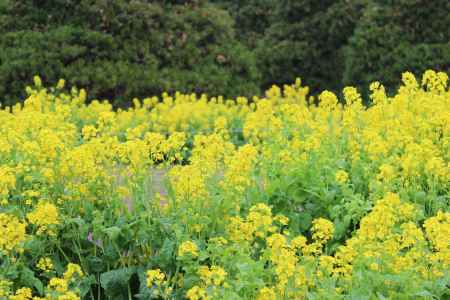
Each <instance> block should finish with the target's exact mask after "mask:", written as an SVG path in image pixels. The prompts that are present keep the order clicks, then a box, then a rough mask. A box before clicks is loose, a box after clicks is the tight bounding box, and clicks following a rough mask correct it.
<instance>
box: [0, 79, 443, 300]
mask: <svg viewBox="0 0 450 300" xmlns="http://www.w3.org/2000/svg"><path fill="white" fill-rule="evenodd" d="M402 80H403V84H402V86H401V87H400V88H399V89H398V91H397V92H396V93H395V94H394V95H393V96H389V95H390V93H388V91H386V89H385V88H384V87H383V85H382V84H381V83H380V82H374V83H373V84H371V85H370V88H369V90H370V95H369V99H370V100H371V103H370V105H368V106H365V105H364V104H363V103H364V101H363V97H362V96H361V94H360V93H359V92H358V91H357V89H356V88H354V87H346V88H345V89H344V90H343V97H342V99H340V98H338V97H337V96H336V95H335V94H334V93H332V92H330V91H324V92H322V93H320V94H319V95H318V96H317V97H314V96H309V95H308V93H309V89H308V88H307V87H303V86H302V85H301V81H300V80H297V81H296V82H295V83H294V84H293V85H286V86H283V87H277V86H273V87H272V88H271V89H270V90H269V91H267V92H266V95H265V96H264V97H261V98H260V97H254V98H252V99H247V98H244V97H239V98H237V99H235V100H230V99H224V98H223V97H213V98H208V97H207V96H206V95H200V96H197V95H183V94H180V93H175V94H174V95H169V94H167V93H164V94H163V95H162V97H160V98H158V97H151V98H146V99H143V100H142V101H140V100H137V99H135V100H134V101H133V106H132V107H130V108H127V109H117V110H114V109H113V108H112V105H111V104H110V103H108V102H107V101H98V100H94V101H91V102H90V103H86V99H87V94H86V91H84V90H78V89H76V88H74V89H72V90H71V91H70V92H64V81H61V82H59V83H58V87H57V89H46V88H44V87H43V86H42V82H41V80H40V79H39V78H38V77H36V78H35V80H34V81H35V85H36V87H35V88H28V89H27V92H28V98H27V99H26V100H25V101H24V102H23V103H22V104H17V105H15V106H12V107H3V108H1V109H0V231H1V235H0V257H1V258H0V298H2V297H3V298H5V297H6V298H7V297H9V298H10V299H16V300H19V299H33V300H38V299H67V300H72V299H79V298H80V295H79V294H78V290H77V289H76V288H75V282H76V281H77V280H78V279H79V278H80V277H81V276H83V275H84V274H83V272H81V268H80V267H79V266H78V265H75V264H67V265H66V266H65V267H67V270H66V272H64V273H63V271H61V267H60V266H59V263H60V262H62V261H67V262H68V261H72V262H74V263H79V264H80V265H81V266H83V267H85V266H86V265H88V264H89V263H90V262H91V261H93V262H98V261H99V260H98V258H100V260H101V262H100V263H101V264H102V265H103V267H105V269H108V270H109V269H110V267H111V266H114V267H121V268H125V267H133V268H134V267H136V265H137V264H140V263H142V264H147V263H149V262H148V261H147V260H148V259H149V258H151V259H153V258H154V261H153V260H152V262H151V265H152V266H154V267H155V269H153V270H148V271H147V272H146V275H147V276H146V283H147V285H146V286H147V288H148V290H145V291H144V292H148V293H149V294H151V295H152V296H151V297H156V298H157V297H163V298H164V297H165V298H171V297H174V295H177V296H179V295H183V296H186V297H187V298H188V299H241V298H242V299H303V298H308V297H311V298H317V299H321V298H325V296H324V295H325V294H324V293H325V292H324V291H326V293H329V294H328V295H326V296H327V297H329V298H333V297H335V298H340V295H345V296H347V295H349V297H350V298H358V295H356V296H355V295H351V293H352V289H355V290H356V287H357V286H359V284H360V282H364V284H367V285H368V286H370V287H373V291H372V290H371V293H372V292H373V293H372V294H371V295H372V296H373V297H375V296H374V295H377V293H383V296H384V297H387V298H402V297H401V296H399V295H400V294H399V295H397V294H395V293H394V292H395V291H396V290H401V289H402V285H401V284H399V283H398V282H395V281H393V280H390V279H389V278H394V277H395V278H408V279H409V281H413V280H416V281H417V282H421V283H422V282H423V283H424V284H423V289H428V288H430V289H431V288H436V289H437V285H432V284H430V282H437V281H439V280H445V279H446V278H448V276H449V271H448V270H449V267H450V214H449V198H448V194H449V191H450V160H449V150H450V143H449V141H450V139H449V136H450V117H449V116H450V111H449V109H450V91H449V88H448V76H447V75H446V74H444V73H441V72H434V71H427V72H425V74H424V75H423V77H422V78H421V80H419V79H416V78H415V76H414V75H413V74H412V73H409V72H407V73H405V74H403V76H402ZM155 194H156V195H157V196H156V197H155V196H154V195H155ZM168 224H169V225H168ZM153 226H154V227H153ZM81 232H82V233H81ZM131 232H132V233H133V234H131ZM150 233H151V234H152V237H151V238H149V237H148V235H150ZM160 233H161V234H160ZM153 234H154V235H153ZM159 234H160V235H162V236H160V235H159ZM86 236H87V237H86ZM93 236H95V238H93ZM153 240H154V241H153ZM161 245H164V246H163V247H167V249H166V248H164V251H160V250H161V249H159V248H158V247H161ZM170 245H178V248H177V249H176V250H175V252H176V253H175V254H174V255H173V257H172V258H167V257H165V258H164V259H161V260H160V259H159V258H158V257H153V256H158V254H159V253H163V252H164V253H169V251H168V248H170ZM36 247H39V253H33V252H36ZM72 248H73V249H72ZM108 251H110V252H114V253H115V252H117V254H118V256H120V258H118V259H117V261H106V260H108V259H109V260H114V255H109V254H108V255H106V254H105V253H107V252H108ZM85 254H86V255H90V256H91V257H90V258H89V259H86V258H85V257H83V256H84V255H85ZM66 256H70V257H66ZM36 257H37V258H40V259H39V260H38V261H37V263H36ZM50 257H51V258H52V259H53V260H52V259H50ZM103 259H104V260H105V261H103ZM169 260H171V261H170V262H169ZM155 262H161V264H162V265H155ZM147 266H148V265H147ZM171 268H173V269H171ZM88 269H89V267H88V268H86V270H88ZM169 269H170V270H169ZM3 270H5V271H3ZM21 270H32V272H35V273H34V276H35V277H36V278H38V279H39V280H40V281H41V282H43V285H44V286H46V288H44V289H46V295H47V294H48V295H50V296H45V297H46V298H39V297H37V296H33V295H36V294H37V293H36V291H35V290H34V288H36V287H33V289H31V288H30V287H26V286H24V287H22V286H20V284H19V283H18V281H17V280H18V279H17V278H20V276H16V277H14V278H12V277H11V275H10V274H15V273H17V272H20V271H21ZM161 270H164V271H165V273H163V272H162V271H161ZM361 274H364V275H367V278H368V279H367V280H365V281H361V280H359V277H358V276H362V275H361ZM86 275H92V274H86ZM51 276H54V277H51ZM401 276H404V277H401ZM10 277H11V278H10ZM50 277H51V278H50ZM94 277H96V276H92V278H94ZM136 277H137V276H132V278H133V279H132V280H134V278H136ZM139 277H141V276H139ZM144 277H145V276H144ZM89 278H90V277H89ZM183 278H184V279H185V280H184V281H183ZM402 280H403V279H399V282H402V283H403V284H406V283H407V282H406V281H404V280H403V281H402ZM409 281H408V282H409ZM180 282H183V283H182V284H181V283H180ZM386 282H387V283H386ZM47 283H48V284H47ZM97 284H99V282H97ZM376 285H377V286H376ZM131 286H133V287H134V286H138V285H136V284H130V287H131ZM140 286H144V287H145V284H143V285H140ZM380 286H381V287H380ZM366 287H367V286H366ZM175 289H180V291H178V290H177V291H176V290H175ZM156 290H158V293H156V292H155V291H156ZM366 290H369V288H367V289H366ZM384 290H389V291H387V292H386V293H384V292H383V291H384ZM150 291H151V292H150ZM380 291H381V292H380ZM391 292H392V293H394V294H389V293H391ZM402 292H403V291H402ZM427 292H428V291H423V290H422V291H420V293H422V294H426V293H427ZM330 293H331V294H330ZM399 293H400V292H399ZM411 293H413V292H411ZM417 293H419V292H417ZM41 294H42V293H41ZM144 294H145V293H144ZM144 294H143V295H144ZM411 295H413V294H409V295H408V296H410V297H412V296H411ZM442 295H443V293H442ZM408 296H404V297H403V298H408ZM368 297H369V296H368ZM369 298H370V297H369Z"/></svg>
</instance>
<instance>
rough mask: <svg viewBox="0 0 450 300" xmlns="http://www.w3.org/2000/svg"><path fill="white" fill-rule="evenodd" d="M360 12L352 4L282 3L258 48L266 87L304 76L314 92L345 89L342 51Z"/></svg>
mask: <svg viewBox="0 0 450 300" xmlns="http://www.w3.org/2000/svg"><path fill="white" fill-rule="evenodd" d="M358 13H359V6H358V5H355V4H354V3H350V2H348V1H309V0H303V1H289V0H286V1H279V4H278V7H277V12H276V14H277V16H276V20H275V21H274V22H273V24H271V26H270V27H269V28H268V29H267V31H266V34H265V36H264V38H263V40H262V41H261V43H259V46H258V49H257V55H258V59H259V62H260V65H259V67H260V68H261V71H262V73H263V78H264V86H265V87H267V86H269V85H271V84H273V83H276V84H282V83H286V82H289V81H290V80H292V79H293V78H295V77H296V76H301V77H304V78H307V79H308V82H307V84H308V85H309V86H311V87H312V88H313V89H314V90H318V89H324V88H329V89H337V88H339V87H341V84H340V81H341V75H342V70H343V59H342V56H341V48H342V46H343V45H345V43H346V41H347V39H348V38H349V37H350V36H351V34H352V31H353V27H354V24H355V22H356V20H357V18H358Z"/></svg>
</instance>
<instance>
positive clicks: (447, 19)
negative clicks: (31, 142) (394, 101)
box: [0, 0, 450, 106]
mask: <svg viewBox="0 0 450 300" xmlns="http://www.w3.org/2000/svg"><path fill="white" fill-rule="evenodd" d="M449 9H450V4H449V3H448V1H446V0H436V1H433V5H428V4H427V1H424V0H402V1H395V2H393V1H387V0H376V1H367V0H356V1H345V0H337V1H335V0H321V1H312V0H296V1H292V0H249V1H238V0H209V1H208V0H191V1H182V0H180V1H163V0H159V1H149V0H133V1H131V0H116V1H106V0H78V1H67V0H23V1H12V0H1V1H0V98H1V99H2V103H3V104H4V105H5V104H12V103H15V102H17V101H19V99H23V98H24V96H25V95H24V91H23V87H24V86H25V85H27V84H30V83H31V80H32V78H31V76H30V74H39V75H40V76H41V77H42V78H43V80H44V82H46V83H48V84H55V83H56V82H57V81H58V79H59V78H66V79H67V80H68V83H69V84H70V85H77V86H83V87H86V88H87V89H88V90H89V91H90V94H89V98H90V99H93V98H98V99H105V98H107V99H113V104H114V105H122V106H128V104H129V103H131V100H132V98H134V97H138V98H143V97H146V96H149V95H155V94H160V93H161V92H162V91H167V92H169V93H173V92H174V91H181V92H186V93H191V92H195V93H208V94H210V95H219V94H220V95H224V96H226V97H235V96H238V95H239V96H241V95H246V96H251V95H254V94H259V93H260V92H261V91H262V90H264V89H266V88H268V87H270V86H271V85H272V84H284V83H289V82H291V81H292V80H293V79H294V78H295V77H297V76H300V77H302V78H306V79H307V81H306V84H307V85H309V86H310V87H311V88H312V90H313V92H314V91H318V90H322V89H324V88H328V89H332V90H335V91H339V90H340V89H341V88H342V87H343V85H344V84H345V85H356V86H358V87H364V86H368V83H369V82H371V81H374V80H380V81H382V82H383V83H385V85H386V87H387V88H388V89H391V90H392V89H393V88H395V87H396V86H397V85H398V83H399V81H398V78H399V77H400V76H399V75H400V73H401V72H402V71H404V70H411V71H413V72H414V73H422V72H423V71H425V70H426V69H428V68H433V69H435V70H442V71H446V72H448V71H449V70H450V42H449V41H450V30H449V29H448V28H450V15H449V13H448V11H449Z"/></svg>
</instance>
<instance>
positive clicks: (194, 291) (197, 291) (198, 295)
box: [186, 286, 210, 300]
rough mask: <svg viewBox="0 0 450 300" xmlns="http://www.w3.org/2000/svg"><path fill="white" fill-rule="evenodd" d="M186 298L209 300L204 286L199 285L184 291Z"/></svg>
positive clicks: (190, 299) (189, 299)
mask: <svg viewBox="0 0 450 300" xmlns="http://www.w3.org/2000/svg"><path fill="white" fill-rule="evenodd" d="M186 298H187V299H188V300H209V299H210V298H209V297H208V294H207V293H206V290H205V289H204V288H201V287H199V286H194V287H192V288H191V289H189V291H187V293H186Z"/></svg>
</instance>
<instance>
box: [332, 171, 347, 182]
mask: <svg viewBox="0 0 450 300" xmlns="http://www.w3.org/2000/svg"><path fill="white" fill-rule="evenodd" d="M335 179H336V181H337V182H338V183H340V184H344V183H346V182H347V181H348V173H347V172H345V171H344V170H339V171H337V172H336V175H335Z"/></svg>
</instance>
